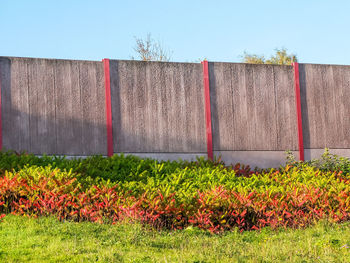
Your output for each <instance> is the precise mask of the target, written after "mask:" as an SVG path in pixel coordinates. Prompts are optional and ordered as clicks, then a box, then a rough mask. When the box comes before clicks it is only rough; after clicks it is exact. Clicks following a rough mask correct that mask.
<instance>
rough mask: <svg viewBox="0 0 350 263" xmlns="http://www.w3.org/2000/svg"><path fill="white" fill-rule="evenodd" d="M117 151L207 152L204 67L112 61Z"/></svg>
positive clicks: (189, 64)
mask: <svg viewBox="0 0 350 263" xmlns="http://www.w3.org/2000/svg"><path fill="white" fill-rule="evenodd" d="M110 74H111V95H112V116H113V138H114V149H115V151H116V152H125V153H205V152H206V138H205V120H204V90H203V80H202V68H201V65H200V64H196V63H165V62H143V61H116V60H111V61H110Z"/></svg>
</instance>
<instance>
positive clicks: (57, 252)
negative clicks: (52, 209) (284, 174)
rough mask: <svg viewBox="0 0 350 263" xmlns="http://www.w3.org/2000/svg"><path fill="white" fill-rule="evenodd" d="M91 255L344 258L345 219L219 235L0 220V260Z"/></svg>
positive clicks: (347, 248)
mask: <svg viewBox="0 0 350 263" xmlns="http://www.w3.org/2000/svg"><path fill="white" fill-rule="evenodd" d="M96 261H97V262H350V223H345V224H337V225H333V224H330V223H327V222H321V223H318V224H317V225H315V226H313V227H309V228H307V229H300V230H292V229H288V230H283V229H279V230H278V231H274V230H270V229H268V228H265V229H263V230H262V231H261V232H257V231H252V232H243V233H240V232H237V231H233V232H226V233H224V234H221V235H213V234H210V233H208V232H204V231H199V230H197V229H193V228H189V229H186V230H182V231H173V232H168V231H162V232H157V231H154V230H150V229H145V228H144V227H142V226H141V225H139V224H131V223H129V224H127V223H124V224H119V225H100V224H94V223H87V222H86V223H73V222H64V223H62V222H59V221H57V220H56V219H54V218H38V219H34V218H31V219H29V218H24V217H18V216H6V217H5V218H4V219H3V221H2V222H1V223H0V262H96Z"/></svg>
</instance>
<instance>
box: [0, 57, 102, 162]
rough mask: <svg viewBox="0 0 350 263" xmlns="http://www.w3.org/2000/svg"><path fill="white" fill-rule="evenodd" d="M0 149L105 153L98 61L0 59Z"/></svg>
mask: <svg viewBox="0 0 350 263" xmlns="http://www.w3.org/2000/svg"><path fill="white" fill-rule="evenodd" d="M0 67H1V68H0V70H1V77H2V78H1V80H2V83H1V84H2V85H1V91H2V120H3V147H4V148H5V149H12V150H16V151H19V152H20V151H27V152H31V153H35V154H44V153H46V154H67V155H90V154H106V140H105V138H106V125H105V97H104V96H105V92H104V81H103V79H104V75H103V74H104V73H103V67H102V63H101V62H91V61H70V60H54V59H31V58H30V59H29V58H0Z"/></svg>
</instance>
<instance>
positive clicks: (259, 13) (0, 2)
mask: <svg viewBox="0 0 350 263" xmlns="http://www.w3.org/2000/svg"><path fill="white" fill-rule="evenodd" d="M0 29H1V31H0V56H19V57H22V56H23V57H45V58H67V59H87V60H101V59H102V58H105V57H106V58H113V59H129V58H130V56H132V55H135V54H134V51H133V46H134V44H135V38H134V37H135V36H136V37H142V38H143V37H145V36H146V35H147V33H151V34H152V36H153V38H155V39H157V40H160V41H161V42H162V43H163V45H164V46H166V47H168V48H169V49H170V50H172V51H173V55H172V59H173V60H174V61H184V62H191V61H195V60H198V59H200V58H205V57H206V58H207V59H208V60H211V61H233V62H238V61H240V55H242V54H243V52H244V51H247V52H249V53H256V54H261V55H262V54H264V55H266V56H269V55H270V54H271V53H272V52H273V50H274V48H280V47H286V48H287V49H288V51H289V52H293V53H296V54H297V55H298V57H299V60H300V62H305V63H323V64H328V63H329V64H350V34H349V31H350V1H346V0H343V1H341V0H333V1H331V0H328V1H326V0H294V1H282V0H278V1H277V0H276V1H272V0H271V1H270V0H265V1H262V0H255V1H253V0H251V1H249V0H245V1H243V0H242V1H235V0H231V1H229V0H227V1H224V0H211V1H207V0H138V1H136V0H134V1H133V0H122V1H118V0H114V1H113V0H0Z"/></svg>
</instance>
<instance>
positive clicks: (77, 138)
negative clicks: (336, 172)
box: [0, 57, 350, 167]
mask: <svg viewBox="0 0 350 263" xmlns="http://www.w3.org/2000/svg"><path fill="white" fill-rule="evenodd" d="M110 76H111V95H112V116H113V137H114V151H115V152H117V153H119V152H124V153H127V154H135V155H138V156H142V157H151V158H157V159H162V160H174V159H178V158H182V159H187V160H193V159H194V158H195V157H196V156H206V150H207V146H206V126H205V117H204V112H205V106H204V88H203V72H202V66H201V64H199V63H164V62H141V61H123V60H111V61H110ZM209 78H210V95H211V111H212V130H213V148H214V154H215V155H216V156H219V155H220V156H221V157H222V159H223V160H224V161H225V162H226V163H228V164H230V163H235V162H241V163H246V164H249V165H251V166H259V167H271V166H273V167H275V166H279V165H281V164H284V162H285V157H286V155H285V151H286V150H292V151H294V153H295V154H297V150H298V141H297V140H298V136H297V120H296V110H295V93H294V77H293V68H292V67H291V66H277V65H276V66H275V65H273V66H272V65H250V64H240V63H219V62H215V63H214V62H211V63H209ZM300 81H301V100H302V115H303V135H304V144H305V148H306V149H305V156H306V159H310V158H316V157H319V156H320V155H321V154H322V152H323V149H324V148H325V147H328V148H331V152H334V153H336V154H340V155H344V156H350V118H349V116H350V104H349V103H348V102H347V100H348V98H349V95H350V67H348V66H334V65H311V64H300ZM0 84H1V98H2V105H1V107H2V122H3V129H2V132H3V146H4V148H5V149H13V150H16V151H28V152H32V153H35V154H39V155H41V154H44V153H46V154H57V155H68V156H87V155H92V154H102V155H106V153H107V145H106V143H107V139H106V119H105V115H106V114H105V87H104V71H103V65H102V62H96V61H73V60H55V59H32V58H8V57H0Z"/></svg>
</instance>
